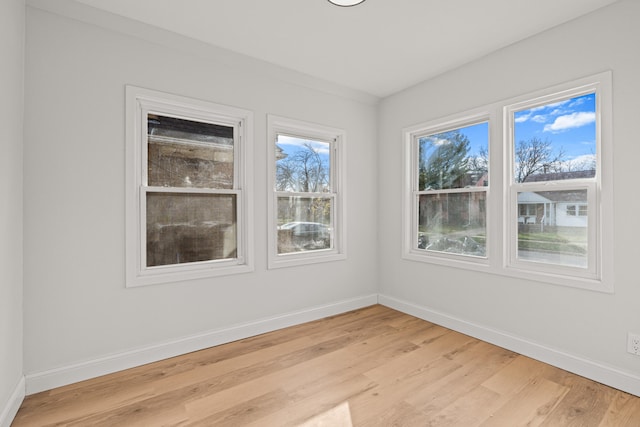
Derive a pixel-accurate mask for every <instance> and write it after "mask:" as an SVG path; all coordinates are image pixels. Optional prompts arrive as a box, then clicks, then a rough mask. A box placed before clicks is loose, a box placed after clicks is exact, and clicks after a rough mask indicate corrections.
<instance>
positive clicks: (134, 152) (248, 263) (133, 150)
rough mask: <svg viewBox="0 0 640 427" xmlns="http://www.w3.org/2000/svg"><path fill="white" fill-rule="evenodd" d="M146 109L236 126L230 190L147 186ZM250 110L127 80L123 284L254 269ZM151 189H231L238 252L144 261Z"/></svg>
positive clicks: (203, 191)
mask: <svg viewBox="0 0 640 427" xmlns="http://www.w3.org/2000/svg"><path fill="white" fill-rule="evenodd" d="M149 113H156V114H160V115H164V116H169V117H175V118H179V119H186V120H193V121H201V122H205V123H214V124H220V125H224V126H229V127H233V128H234V187H233V188H232V189H228V190H221V189H199V188H176V187H166V188H165V187H150V186H149V185H148V184H147V144H148V142H147V117H148V114H149ZM252 135H253V113H252V112H251V111H248V110H244V109H240V108H236V107H229V106H226V105H220V104H215V103H211V102H208V101H203V100H197V99H192V98H187V97H183V96H178V95H173V94H168V93H164V92H158V91H154V90H149V89H144V88H140V87H135V86H126V251H125V252H126V257H125V259H126V286H127V287H136V286H145V285H153V284H160V283H169V282H179V281H184V280H193V279H202V278H207V277H214V276H221V275H228V274H237V273H245V272H249V271H253V218H252V215H253V214H252V196H251V190H250V187H249V186H248V183H250V182H252V178H251V171H252V170H253V167H252V155H251V154H252ZM148 192H153V193H178V194H234V195H235V196H236V215H237V219H236V228H237V232H236V233H237V234H236V239H237V256H236V258H232V259H224V260H211V261H200V262H191V263H184V264H171V265H162V266H153V267H147V265H146V195H147V193H148Z"/></svg>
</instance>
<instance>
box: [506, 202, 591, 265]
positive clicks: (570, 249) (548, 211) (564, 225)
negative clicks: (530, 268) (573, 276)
mask: <svg viewBox="0 0 640 427" xmlns="http://www.w3.org/2000/svg"><path fill="white" fill-rule="evenodd" d="M523 206H526V212H527V215H524V216H523V215H520V216H519V217H518V258H519V259H521V260H526V261H536V262H543V263H549V264H557V265H563V266H571V267H587V246H588V242H587V229H588V222H587V216H586V215H587V214H586V212H587V190H557V191H542V192H536V193H531V192H521V193H518V211H519V212H520V213H521V214H522V212H523Z"/></svg>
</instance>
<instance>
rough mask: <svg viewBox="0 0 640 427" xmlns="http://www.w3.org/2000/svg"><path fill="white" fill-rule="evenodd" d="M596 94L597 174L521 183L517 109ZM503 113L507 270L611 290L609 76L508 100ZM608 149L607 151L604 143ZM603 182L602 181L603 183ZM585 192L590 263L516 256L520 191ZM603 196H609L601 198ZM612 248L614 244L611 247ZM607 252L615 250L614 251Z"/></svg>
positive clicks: (596, 77)
mask: <svg viewBox="0 0 640 427" xmlns="http://www.w3.org/2000/svg"><path fill="white" fill-rule="evenodd" d="M592 93H593V94H595V95H596V141H595V142H596V174H595V176H594V177H593V178H583V179H567V180H555V181H545V182H523V183H517V182H516V180H515V178H514V177H515V160H514V157H515V155H514V150H515V141H514V129H515V124H514V114H515V113H516V112H518V111H522V110H528V109H531V108H535V107H538V106H542V105H548V104H552V103H554V102H557V101H562V100H566V99H570V98H575V97H578V96H582V95H587V94H592ZM503 111H504V119H503V120H504V140H505V145H506V151H505V152H506V156H505V159H504V160H505V170H508V171H509V175H508V177H507V183H506V187H508V189H509V190H508V199H509V201H508V204H507V207H506V210H505V212H506V214H505V218H506V220H505V221H504V223H505V228H506V231H505V233H506V235H507V236H508V237H507V242H506V245H505V246H506V254H505V268H506V269H508V270H511V271H512V272H513V273H514V274H515V275H517V276H521V277H526V276H530V275H534V276H536V277H539V276H544V277H546V278H547V280H550V281H553V282H563V283H561V284H570V285H572V286H576V287H585V288H590V289H594V290H602V291H605V292H608V291H612V290H613V288H612V286H613V285H612V283H611V282H612V281H611V280H604V281H603V278H604V279H607V276H606V275H603V269H604V270H605V271H606V272H608V270H609V269H610V268H611V267H610V265H611V264H612V262H613V261H612V260H610V259H603V256H606V255H605V254H606V253H605V252H603V248H604V247H607V246H608V244H609V243H608V242H607V239H606V237H605V236H606V234H607V233H610V234H613V233H612V232H611V231H607V232H604V231H603V227H611V223H612V219H611V218H609V221H607V217H608V216H609V215H611V214H610V212H608V211H610V207H611V206H612V205H613V204H612V203H611V202H609V203H606V202H605V200H606V199H607V198H611V195H610V193H611V190H610V189H609V188H606V187H603V184H606V183H607V182H610V181H611V178H612V170H613V168H612V167H611V166H609V164H610V162H611V149H612V147H611V145H612V144H611V74H610V73H602V74H599V75H597V76H593V77H589V78H586V79H581V80H579V81H576V82H572V83H568V84H565V85H562V86H560V87H555V88H553V89H549V90H544V91H539V92H536V93H534V94H530V95H527V96H524V97H519V98H518V99H516V100H513V101H512V102H510V103H508V104H507V105H505V106H504V108H503ZM605 143H606V144H607V146H606V148H607V149H606V150H603V147H604V144H605ZM603 181H604V182H603ZM563 190H585V191H586V192H587V215H586V216H587V241H588V252H587V267H586V268H578V267H570V266H564V265H556V264H551V263H541V262H535V261H529V260H522V259H519V258H518V230H517V227H518V226H517V221H514V220H513V218H517V209H518V207H517V205H518V201H517V195H518V193H519V192H539V191H563ZM603 197H604V198H605V199H604V200H603ZM574 205H575V209H576V212H575V216H576V217H577V216H578V209H579V208H578V204H574ZM611 249H612V248H611ZM609 252H613V251H612V250H611V251H609Z"/></svg>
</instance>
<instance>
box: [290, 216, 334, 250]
mask: <svg viewBox="0 0 640 427" xmlns="http://www.w3.org/2000/svg"><path fill="white" fill-rule="evenodd" d="M278 230H279V231H283V232H285V233H289V234H290V236H291V240H292V241H293V243H294V244H297V245H300V246H304V247H308V248H328V247H329V245H330V243H331V233H330V230H329V226H327V225H326V224H322V223H319V222H303V221H296V222H288V223H286V224H283V225H281V226H280V227H278Z"/></svg>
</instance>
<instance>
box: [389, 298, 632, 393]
mask: <svg viewBox="0 0 640 427" xmlns="http://www.w3.org/2000/svg"><path fill="white" fill-rule="evenodd" d="M378 302H379V304H382V305H384V306H387V307H390V308H393V309H395V310H398V311H401V312H403V313H406V314H410V315H412V316H415V317H418V318H420V319H423V320H427V321H429V322H432V323H436V324H438V325H440V326H444V327H445V328H449V329H453V330H455V331H457V332H461V333H463V334H465V335H469V336H472V337H474V338H478V339H480V340H482V341H486V342H488V343H491V344H495V345H497V346H499V347H502V348H506V349H507V350H511V351H515V352H516V353H519V354H522V355H525V356H528V357H531V358H532V359H536V360H539V361H541V362H544V363H548V364H550V365H553V366H556V367H558V368H560V369H564V370H565V371H569V372H573V373H574V374H577V375H580V376H583V377H586V378H589V379H592V380H594V381H597V382H600V383H602V384H606V385H608V386H610V387H613V388H616V389H618V390H622V391H624V392H627V393H631V394H634V395H636V396H640V377H639V376H637V375H634V374H631V373H629V372H623V371H620V370H618V369H615V368H612V367H609V366H604V365H602V364H600V363H597V362H594V361H592V360H587V359H585V358H582V357H579V356H575V355H572V354H568V353H565V352H562V351H559V350H556V349H553V348H549V347H546V346H544V345H541V344H538V343H535V342H532V341H528V340H526V339H523V338H520V337H517V336H514V335H510V334H508V333H505V332H503V331H499V330H496V329H491V328H487V327H485V326H482V325H478V324H475V323H472V322H468V321H466V320H464V319H460V318H457V317H453V316H449V315H448V314H444V313H441V312H438V311H436V310H433V309H431V308H429V307H424V306H418V305H416V304H413V303H410V302H407V301H403V300H400V299H397V298H393V297H389V296H386V295H378Z"/></svg>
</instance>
